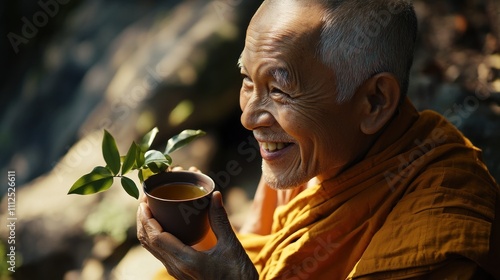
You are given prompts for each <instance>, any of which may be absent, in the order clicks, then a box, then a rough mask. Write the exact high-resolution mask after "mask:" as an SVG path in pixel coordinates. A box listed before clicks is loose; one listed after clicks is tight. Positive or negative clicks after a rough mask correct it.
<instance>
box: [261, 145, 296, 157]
mask: <svg viewBox="0 0 500 280" xmlns="http://www.w3.org/2000/svg"><path fill="white" fill-rule="evenodd" d="M259 146H260V155H261V156H262V159H264V160H266V161H272V160H277V159H279V158H281V157H282V156H284V155H285V154H286V153H287V151H288V150H289V148H290V147H291V146H293V143H291V142H261V141H259Z"/></svg>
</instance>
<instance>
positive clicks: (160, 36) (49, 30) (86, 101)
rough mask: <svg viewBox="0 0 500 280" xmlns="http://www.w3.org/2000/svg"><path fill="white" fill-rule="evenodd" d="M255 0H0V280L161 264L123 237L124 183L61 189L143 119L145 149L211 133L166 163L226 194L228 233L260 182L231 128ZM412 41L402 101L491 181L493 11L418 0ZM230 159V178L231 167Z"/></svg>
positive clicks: (498, 48)
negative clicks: (450, 129)
mask: <svg viewBox="0 0 500 280" xmlns="http://www.w3.org/2000/svg"><path fill="white" fill-rule="evenodd" d="M259 3H260V1H243V0H217V1H202V0H189V1H187V0H186V1H169V0H164V1H155V0H144V1H133V0H120V1H118V0H106V1H105V0H41V1H19V0H4V1H2V2H1V3H0V33H1V34H2V39H1V41H0V65H1V67H0V100H1V102H0V116H1V123H0V151H1V153H0V174H3V175H2V176H3V177H2V179H1V181H2V187H1V188H0V198H2V197H3V198H2V204H1V205H0V207H1V210H0V213H1V214H0V220H1V221H6V215H7V213H6V210H7V199H6V197H5V195H6V192H7V185H6V180H7V174H8V171H15V174H16V208H15V210H16V215H17V218H18V220H17V222H16V231H15V232H16V236H15V240H16V252H15V253H16V264H17V266H18V267H17V268H16V272H15V273H14V274H9V273H7V272H8V271H7V268H8V263H7V262H6V261H7V257H6V254H8V253H9V245H8V244H7V236H8V234H9V232H8V229H7V228H6V227H5V226H2V227H0V236H1V240H2V242H1V243H0V279H67V280H70V279H120V280H121V279H125V280H127V279H130V280H131V279H151V278H152V277H154V275H155V274H156V272H157V271H158V270H159V269H161V267H162V266H161V264H160V263H159V262H157V261H156V260H155V259H154V258H153V257H152V256H151V255H150V254H149V253H148V252H146V251H145V250H144V249H142V247H140V246H139V244H138V241H137V239H136V236H135V211H136V209H137V201H135V200H134V199H133V198H131V197H129V196H127V195H126V194H124V192H123V191H122V190H121V189H120V188H121V187H120V186H118V185H117V186H113V187H112V189H111V190H110V191H109V192H106V193H105V194H100V195H95V196H88V197H87V196H85V197H81V196H73V195H72V196H68V195H66V193H67V191H68V189H69V187H70V186H71V184H72V183H73V182H74V181H75V180H76V179H77V178H78V177H79V176H80V175H82V174H84V173H87V172H89V171H90V170H91V168H92V167H93V166H95V165H100V164H102V163H103V159H102V156H101V152H100V144H101V143H100V141H101V139H102V130H103V129H108V130H109V131H110V132H111V133H112V134H113V135H114V136H115V137H116V139H117V142H118V146H119V148H120V151H121V152H122V154H123V153H125V149H126V148H128V145H129V144H130V142H131V141H132V140H137V139H138V138H139V137H140V135H142V134H143V133H145V132H147V131H148V130H150V129H151V128H152V127H154V126H158V127H159V129H160V135H159V136H158V137H157V141H155V143H154V145H155V146H160V147H161V146H163V145H164V143H165V141H166V139H168V138H169V137H171V136H172V135H174V134H176V133H178V132H179V131H181V130H182V129H186V128H195V129H203V130H205V131H207V132H208V136H206V137H203V138H200V139H199V140H197V141H196V142H194V143H193V145H191V146H189V147H186V148H184V149H182V150H180V151H178V152H176V154H174V155H173V156H174V160H175V161H176V163H177V164H179V165H181V166H183V167H185V168H187V167H189V166H191V165H195V166H198V167H199V168H200V169H201V170H202V171H204V172H206V173H208V174H209V175H211V176H212V177H213V178H214V179H215V181H216V182H217V183H218V185H219V187H220V189H221V190H222V192H223V193H224V197H225V199H226V203H227V204H226V205H227V207H228V208H229V211H230V213H231V218H232V221H233V222H234V225H235V226H236V227H238V225H239V224H240V223H241V221H242V216H243V214H242V213H243V212H244V209H245V208H246V205H248V203H249V201H248V200H249V199H250V198H251V196H252V194H253V190H254V187H255V185H256V182H257V180H258V177H259V172H260V171H259V170H260V168H259V166H260V160H259V156H258V153H257V149H256V148H255V142H254V141H253V140H252V138H251V137H250V138H249V136H250V134H249V133H248V132H246V131H245V130H244V129H243V128H242V127H241V125H240V122H239V115H240V109H239V105H238V94H239V86H240V78H239V72H238V69H237V67H236V61H237V59H238V56H239V54H240V52H241V50H242V47H243V43H244V32H245V28H246V26H247V24H248V21H249V19H250V17H251V15H252V14H253V13H254V11H255V10H256V8H257V7H258V5H259ZM414 4H415V8H416V11H417V14H418V17H419V20H420V27H419V28H420V33H419V44H418V49H417V52H416V58H415V64H414V67H413V72H412V82H411V84H410V90H409V95H410V98H411V99H412V100H413V101H414V103H415V104H416V105H417V106H418V108H419V109H433V110H436V111H438V112H441V113H442V114H444V115H445V116H446V117H447V118H448V119H449V120H450V121H451V122H452V123H453V124H455V125H456V126H458V127H459V128H460V129H461V130H462V131H463V132H464V134H465V135H466V136H467V137H469V138H470V139H471V140H472V141H473V143H475V144H476V145H477V146H479V147H480V148H481V149H483V152H484V159H485V161H486V163H487V164H488V166H489V168H490V170H491V172H492V174H493V175H494V176H495V177H496V178H497V180H498V179H500V141H499V140H500V122H499V120H500V119H499V116H500V41H499V40H500V2H499V1H497V0H446V1H430V0H425V1H424V0H416V1H414ZM235 166H236V169H235Z"/></svg>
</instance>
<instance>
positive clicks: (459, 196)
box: [238, 99, 500, 279]
mask: <svg viewBox="0 0 500 280" xmlns="http://www.w3.org/2000/svg"><path fill="white" fill-rule="evenodd" d="M499 194H500V192H499V187H498V185H497V184H496V183H495V181H494V179H493V178H492V177H491V176H490V174H489V173H488V171H487V168H486V166H485V165H484V164H483V162H482V161H481V152H480V150H479V149H477V148H475V147H474V146H473V145H472V144H471V143H470V141H469V140H467V139H466V138H465V137H464V136H463V135H462V134H461V133H460V132H459V131H458V130H457V129H456V128H455V127H453V126H452V125H451V124H450V123H449V122H447V121H446V120H445V119H444V118H443V117H442V116H440V115H438V114H436V113H434V112H432V111H424V112H422V113H418V112H417V111H416V110H415V108H414V107H413V105H412V104H411V103H410V101H409V100H408V99H406V100H405V102H403V104H402V105H401V107H400V109H399V111H398V113H397V114H396V116H395V117H394V118H393V119H392V120H391V122H390V123H389V124H388V125H387V126H386V128H385V131H384V132H383V133H382V134H381V136H380V137H379V139H378V140H377V141H376V142H375V143H374V145H373V146H372V147H371V149H370V150H369V152H368V153H367V155H366V156H365V157H364V159H363V160H361V161H360V162H358V163H357V164H355V165H353V166H352V167H350V168H348V169H347V170H345V171H344V172H342V173H341V174H340V175H339V176H337V177H335V178H332V179H330V180H328V181H324V182H322V183H321V184H319V185H316V186H313V187H310V188H307V189H305V190H303V191H302V192H300V193H298V194H297V195H296V196H295V197H293V198H292V199H291V200H290V201H289V202H288V203H287V204H286V205H282V206H279V207H277V208H276V209H275V211H274V216H273V222H272V229H271V233H270V234H268V235H256V234H240V235H239V236H238V237H239V239H240V241H241V242H242V244H243V246H244V247H245V249H246V250H247V253H248V255H249V256H250V258H251V259H252V261H253V262H254V264H255V266H256V268H257V271H258V272H259V274H260V279H346V278H348V279H356V278H358V277H359V278H360V279H361V278H363V277H365V276H366V277H368V279H377V277H374V278H369V276H376V275H379V276H380V278H379V279H387V277H388V276H387V275H393V276H394V277H390V278H397V279H404V278H405V277H406V278H408V277H413V276H422V275H425V273H428V272H429V271H432V270H434V269H436V268H440V267H446V265H447V264H449V263H450V261H453V260H457V261H460V260H463V259H465V260H468V261H467V263H472V262H473V263H475V264H477V265H478V266H479V267H481V268H482V269H483V270H485V271H488V272H489V273H490V274H492V275H495V276H496V277H499V278H500V272H499V269H500V254H499V251H500V244H499V238H500V232H498V225H499V219H500V218H499V217H497V218H496V219H495V209H496V211H497V212H498V209H499V206H500V202H499V197H500V196H499ZM497 215H499V214H497ZM493 227H495V228H496V229H493ZM469 260H470V261H469ZM390 273H393V274H390ZM384 275H385V276H384ZM363 279H364V278H363ZM443 279H444V278H443ZM454 279H455V278H454Z"/></svg>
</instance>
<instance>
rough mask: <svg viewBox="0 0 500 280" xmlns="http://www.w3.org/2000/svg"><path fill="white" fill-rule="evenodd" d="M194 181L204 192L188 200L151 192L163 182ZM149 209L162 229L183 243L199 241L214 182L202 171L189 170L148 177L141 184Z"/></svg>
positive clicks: (189, 182)
mask: <svg viewBox="0 0 500 280" xmlns="http://www.w3.org/2000/svg"><path fill="white" fill-rule="evenodd" d="M174 183H179V184H186V183H187V184H194V185H197V186H200V187H203V188H204V189H205V191H206V194H203V195H201V196H198V197H194V198H189V199H165V198H159V197H155V196H153V195H151V192H153V190H154V189H155V188H158V187H160V186H164V185H166V184H172V185H173V184H174ZM143 188H144V193H145V194H146V197H147V200H148V205H149V208H150V209H151V212H152V214H153V217H154V218H155V219H156V220H157V221H158V223H160V225H161V226H162V228H163V230H164V231H166V232H169V233H171V234H173V235H174V236H175V237H177V238H178V239H180V240H181V241H182V242H183V243H184V244H186V245H194V244H196V243H198V242H200V241H201V240H202V239H203V237H204V236H205V235H206V234H207V233H208V230H209V228H210V224H209V221H208V210H209V206H210V199H211V197H212V193H213V191H214V189H215V183H214V181H213V180H212V179H211V178H210V177H208V176H207V175H205V174H202V173H199V172H191V171H173V172H162V173H159V174H156V175H153V176H151V177H149V178H148V179H147V180H146V181H144V184H143Z"/></svg>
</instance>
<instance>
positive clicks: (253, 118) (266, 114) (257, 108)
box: [241, 94, 274, 130]
mask: <svg viewBox="0 0 500 280" xmlns="http://www.w3.org/2000/svg"><path fill="white" fill-rule="evenodd" d="M263 99H264V98H262V97H260V96H258V95H257V94H252V95H251V96H250V97H249V98H248V99H247V100H242V110H243V112H242V114H241V124H242V125H243V126H244V127H245V128H246V129H248V130H254V129H256V128H259V127H269V126H271V125H272V124H273V122H274V117H273V115H272V114H271V112H270V111H269V108H268V107H269V104H267V103H268V102H266V101H265V100H263Z"/></svg>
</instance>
